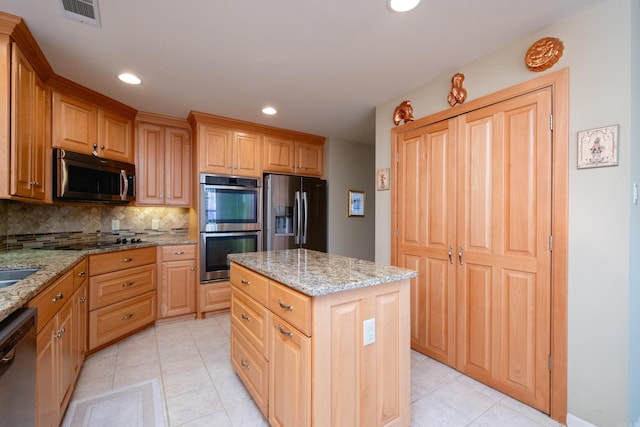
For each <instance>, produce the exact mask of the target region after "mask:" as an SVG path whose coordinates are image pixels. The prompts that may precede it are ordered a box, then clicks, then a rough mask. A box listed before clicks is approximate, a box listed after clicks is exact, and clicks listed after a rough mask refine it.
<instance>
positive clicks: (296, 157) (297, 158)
mask: <svg viewBox="0 0 640 427" xmlns="http://www.w3.org/2000/svg"><path fill="white" fill-rule="evenodd" d="M323 150H324V144H323V142H317V141H294V140H291V139H284V138H279V137H275V136H265V139H264V156H263V159H264V163H263V169H264V171H265V172H280V173H293V174H297V175H313V176H322V174H323V171H324V164H323V159H324V155H323V154H324V153H323Z"/></svg>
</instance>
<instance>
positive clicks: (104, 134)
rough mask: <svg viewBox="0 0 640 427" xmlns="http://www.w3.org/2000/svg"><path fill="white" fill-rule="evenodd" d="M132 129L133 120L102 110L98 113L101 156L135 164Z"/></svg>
mask: <svg viewBox="0 0 640 427" xmlns="http://www.w3.org/2000/svg"><path fill="white" fill-rule="evenodd" d="M132 127H133V125H132V123H131V120H128V119H126V118H124V117H121V116H119V115H117V114H114V113H112V112H110V111H105V110H102V109H101V110H100V111H99V113H98V129H99V135H98V142H99V149H100V151H99V152H100V155H101V156H103V157H106V158H109V159H113V160H119V161H121V162H127V163H133V162H134V156H133V143H132V136H131V130H132Z"/></svg>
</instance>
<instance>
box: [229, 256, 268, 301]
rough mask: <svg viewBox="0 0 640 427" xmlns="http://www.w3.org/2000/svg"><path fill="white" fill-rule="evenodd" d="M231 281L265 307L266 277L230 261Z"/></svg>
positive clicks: (266, 294)
mask: <svg viewBox="0 0 640 427" xmlns="http://www.w3.org/2000/svg"><path fill="white" fill-rule="evenodd" d="M231 283H232V284H233V285H234V286H236V287H237V288H238V289H240V290H241V291H243V292H245V293H246V294H247V295H249V296H250V297H251V298H253V299H254V300H256V301H257V302H259V303H260V304H262V305H264V306H265V307H266V306H267V305H268V301H269V300H268V295H269V281H268V280H267V278H266V277H264V276H261V275H259V274H258V273H255V272H253V271H251V270H249V269H248V268H244V267H242V266H241V265H238V264H236V263H234V262H232V263H231Z"/></svg>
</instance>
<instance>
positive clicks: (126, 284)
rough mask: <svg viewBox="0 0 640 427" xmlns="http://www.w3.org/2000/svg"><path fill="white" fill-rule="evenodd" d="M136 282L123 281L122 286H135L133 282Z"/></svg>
mask: <svg viewBox="0 0 640 427" xmlns="http://www.w3.org/2000/svg"><path fill="white" fill-rule="evenodd" d="M134 283H136V281H135V280H134V281H133V282H128V283H123V284H122V287H123V288H128V287H129V286H133V284H134Z"/></svg>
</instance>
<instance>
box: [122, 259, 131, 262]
mask: <svg viewBox="0 0 640 427" xmlns="http://www.w3.org/2000/svg"><path fill="white" fill-rule="evenodd" d="M131 261H133V258H122V259H121V260H120V262H131Z"/></svg>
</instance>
